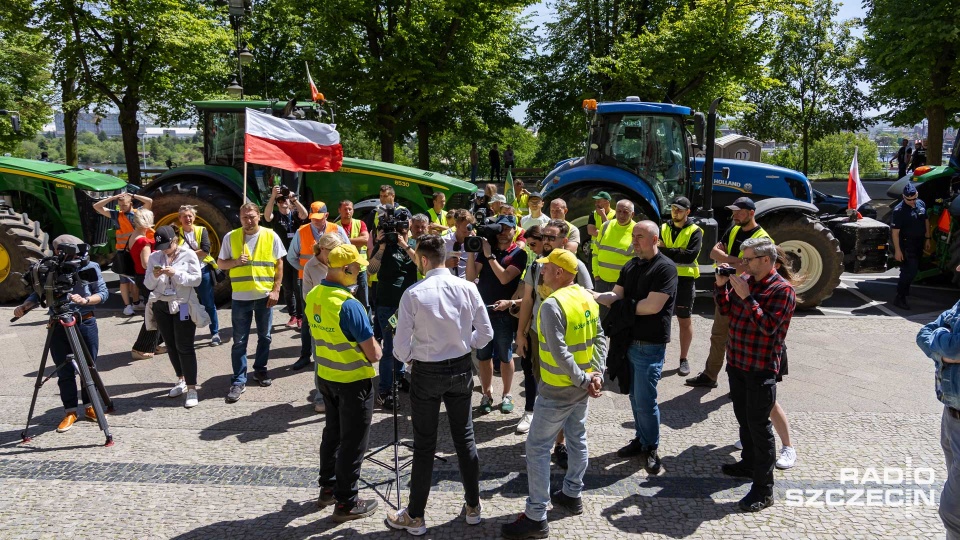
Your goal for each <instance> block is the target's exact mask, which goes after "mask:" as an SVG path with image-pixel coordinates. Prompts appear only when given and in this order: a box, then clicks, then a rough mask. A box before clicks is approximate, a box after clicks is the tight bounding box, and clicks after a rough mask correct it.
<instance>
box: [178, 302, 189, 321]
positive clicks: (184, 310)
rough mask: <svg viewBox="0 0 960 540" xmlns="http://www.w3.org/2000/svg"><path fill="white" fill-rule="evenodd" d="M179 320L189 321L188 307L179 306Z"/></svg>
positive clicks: (184, 305)
mask: <svg viewBox="0 0 960 540" xmlns="http://www.w3.org/2000/svg"><path fill="white" fill-rule="evenodd" d="M180 320H181V321H189V320H190V307H189V306H187V305H186V304H180Z"/></svg>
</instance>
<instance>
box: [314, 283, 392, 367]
mask: <svg viewBox="0 0 960 540" xmlns="http://www.w3.org/2000/svg"><path fill="white" fill-rule="evenodd" d="M352 298H353V295H351V294H350V292H349V291H347V290H346V289H343V288H341V287H331V286H329V285H324V284H322V283H321V284H320V285H317V286H316V287H314V288H313V290H312V291H310V292H309V293H308V294H307V298H306V304H307V305H306V308H305V314H306V318H307V322H309V323H310V335H311V336H312V337H313V344H314V352H313V358H314V360H315V361H316V363H317V376H318V377H320V378H321V379H324V380H327V381H333V382H339V383H350V382H354V381H359V380H362V379H371V378H373V377H374V376H375V375H376V374H377V372H376V371H375V370H374V369H373V366H372V365H371V364H370V362H368V361H367V357H366V356H365V355H364V354H363V350H362V349H361V348H360V345H359V344H357V342H356V341H350V340H349V339H347V336H346V335H344V333H343V330H341V329H340V308H341V307H342V306H343V303H344V302H346V301H348V300H350V299H352Z"/></svg>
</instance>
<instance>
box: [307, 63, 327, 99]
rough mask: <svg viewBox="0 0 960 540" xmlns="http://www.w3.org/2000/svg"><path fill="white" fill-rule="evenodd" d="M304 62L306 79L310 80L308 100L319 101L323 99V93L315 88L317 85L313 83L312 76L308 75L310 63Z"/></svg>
mask: <svg viewBox="0 0 960 540" xmlns="http://www.w3.org/2000/svg"><path fill="white" fill-rule="evenodd" d="M304 64H305V65H306V66H307V80H308V81H309V82H310V101H312V102H314V103H319V102H321V101H323V99H324V98H323V94H321V93H320V91H319V90H317V85H315V84H313V77H311V76H310V64H307V63H306V62H304Z"/></svg>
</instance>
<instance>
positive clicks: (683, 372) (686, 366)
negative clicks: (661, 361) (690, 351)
mask: <svg viewBox="0 0 960 540" xmlns="http://www.w3.org/2000/svg"><path fill="white" fill-rule="evenodd" d="M677 374H678V375H680V376H681V377H686V376H687V375H689V374H690V361H689V360H687V359H686V358H681V359H680V367H679V368H678V369H677Z"/></svg>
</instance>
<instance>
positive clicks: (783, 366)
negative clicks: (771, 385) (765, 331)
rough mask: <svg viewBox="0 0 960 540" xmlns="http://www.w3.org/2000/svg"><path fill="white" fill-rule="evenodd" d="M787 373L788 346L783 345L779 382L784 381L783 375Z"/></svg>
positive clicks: (778, 374)
mask: <svg viewBox="0 0 960 540" xmlns="http://www.w3.org/2000/svg"><path fill="white" fill-rule="evenodd" d="M786 374H787V346H786V345H784V346H783V353H781V354H780V371H778V372H777V382H782V381H783V376H784V375H786Z"/></svg>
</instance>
